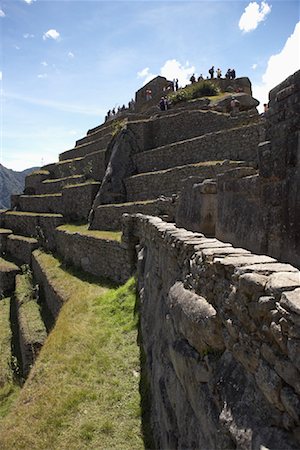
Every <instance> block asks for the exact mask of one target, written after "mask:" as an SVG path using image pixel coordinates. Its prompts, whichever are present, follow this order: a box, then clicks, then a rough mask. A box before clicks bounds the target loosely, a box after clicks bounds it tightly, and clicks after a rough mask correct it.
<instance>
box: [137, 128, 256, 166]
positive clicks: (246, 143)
mask: <svg viewBox="0 0 300 450" xmlns="http://www.w3.org/2000/svg"><path fill="white" fill-rule="evenodd" d="M263 134H264V127H263V126H262V125H261V124H255V125H248V126H244V127H239V128H233V129H230V130H223V131H217V132H213V133H211V134H208V135H205V136H200V137H195V138H192V139H190V140H185V141H181V142H176V143H173V144H169V145H166V146H163V147H159V148H157V149H154V150H149V151H146V152H142V153H138V154H137V155H135V157H134V160H135V162H136V167H137V171H138V172H139V173H141V172H150V171H154V170H162V169H167V168H169V167H175V166H181V165H184V164H193V163H196V162H200V161H222V160H224V159H230V160H232V161H254V162H255V161H257V146H258V144H259V142H260V141H261V140H262V136H263Z"/></svg>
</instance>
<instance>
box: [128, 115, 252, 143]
mask: <svg viewBox="0 0 300 450" xmlns="http://www.w3.org/2000/svg"><path fill="white" fill-rule="evenodd" d="M258 121H259V116H258V115H254V116H251V115H241V116H237V117H232V116H230V114H226V113H219V112H216V111H203V110H191V111H184V110H183V111H179V112H176V111H175V112H170V114H168V115H164V116H159V115H156V116H154V117H151V118H150V119H145V120H138V121H135V122H134V121H133V122H129V123H128V124H127V128H128V129H130V130H131V131H132V132H133V133H134V135H135V136H136V139H137V143H138V145H139V147H140V148H141V149H143V151H146V150H151V149H154V148H157V147H162V146H165V145H169V144H172V143H174V142H178V141H182V140H188V139H192V138H195V137H200V136H203V135H205V134H207V133H213V132H216V131H221V130H228V129H232V128H238V127H240V126H244V125H248V124H253V123H256V122H258Z"/></svg>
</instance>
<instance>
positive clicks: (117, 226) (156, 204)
mask: <svg viewBox="0 0 300 450" xmlns="http://www.w3.org/2000/svg"><path fill="white" fill-rule="evenodd" d="M124 213H128V214H136V213H142V214H147V215H151V216H158V217H161V218H163V219H164V220H166V221H167V222H174V221H175V201H174V199H173V198H170V197H161V198H158V199H156V200H151V201H145V202H136V203H119V204H115V205H100V206H98V207H97V208H96V209H95V215H94V219H93V222H92V226H91V227H90V229H95V230H117V231H119V230H121V229H122V215H123V214H124ZM0 237H1V234H0Z"/></svg>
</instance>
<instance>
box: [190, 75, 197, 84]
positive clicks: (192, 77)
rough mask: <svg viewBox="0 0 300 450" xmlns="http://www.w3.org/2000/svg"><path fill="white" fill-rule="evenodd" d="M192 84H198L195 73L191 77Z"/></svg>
mask: <svg viewBox="0 0 300 450" xmlns="http://www.w3.org/2000/svg"><path fill="white" fill-rule="evenodd" d="M190 82H191V83H192V84H194V83H195V82H196V78H195V74H194V73H193V75H192V76H191V78H190Z"/></svg>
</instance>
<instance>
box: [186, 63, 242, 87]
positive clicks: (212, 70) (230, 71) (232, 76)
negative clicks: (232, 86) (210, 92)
mask: <svg viewBox="0 0 300 450" xmlns="http://www.w3.org/2000/svg"><path fill="white" fill-rule="evenodd" d="M215 72H216V75H217V78H222V70H221V69H220V67H218V68H217V70H216V71H215V66H211V68H210V69H209V70H208V73H209V76H207V77H206V79H207V80H208V79H209V78H210V79H213V78H214V75H215ZM225 78H227V79H230V80H234V79H235V78H236V73H235V69H228V70H227V72H226V74H225ZM202 80H204V78H203V75H202V73H201V74H200V75H199V77H198V78H197V79H196V77H195V74H194V73H193V75H192V76H191V78H190V82H191V83H192V84H194V83H196V81H202Z"/></svg>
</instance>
